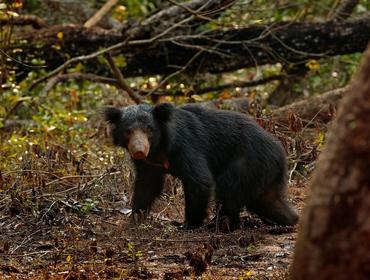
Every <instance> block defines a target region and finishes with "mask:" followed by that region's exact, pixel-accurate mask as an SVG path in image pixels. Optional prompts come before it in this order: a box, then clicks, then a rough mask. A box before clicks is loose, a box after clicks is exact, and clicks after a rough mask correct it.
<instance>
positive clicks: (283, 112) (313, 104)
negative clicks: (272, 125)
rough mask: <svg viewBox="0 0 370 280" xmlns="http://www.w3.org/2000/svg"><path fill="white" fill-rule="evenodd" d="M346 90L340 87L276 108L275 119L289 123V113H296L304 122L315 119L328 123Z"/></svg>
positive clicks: (273, 115)
mask: <svg viewBox="0 0 370 280" xmlns="http://www.w3.org/2000/svg"><path fill="white" fill-rule="evenodd" d="M345 91H346V88H338V89H335V90H332V91H328V92H325V93H323V94H321V95H317V96H312V97H309V98H306V99H303V100H299V101H297V102H294V103H292V104H289V105H286V106H283V107H280V108H278V109H276V110H274V111H273V113H272V117H273V119H274V120H275V119H276V120H278V121H279V122H282V123H287V122H289V119H288V114H289V113H294V114H295V115H296V116H297V117H299V118H300V119H301V120H302V122H303V123H308V122H311V121H313V120H315V121H317V120H319V121H321V122H324V123H327V122H329V121H331V120H332V119H333V117H334V116H335V115H336V112H337V105H338V102H339V100H341V98H342V97H343V94H344V93H345Z"/></svg>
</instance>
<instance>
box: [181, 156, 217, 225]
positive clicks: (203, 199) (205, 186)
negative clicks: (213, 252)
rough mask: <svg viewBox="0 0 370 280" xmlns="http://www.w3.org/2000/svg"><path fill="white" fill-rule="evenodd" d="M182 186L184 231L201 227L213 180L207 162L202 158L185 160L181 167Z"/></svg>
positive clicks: (205, 214)
mask: <svg viewBox="0 0 370 280" xmlns="http://www.w3.org/2000/svg"><path fill="white" fill-rule="evenodd" d="M181 170H182V174H181V175H182V176H181V177H180V179H181V180H182V184H183V187H184V193H185V223H184V227H185V228H186V229H191V228H198V227H200V226H202V225H203V221H204V219H205V218H206V216H207V207H208V202H209V199H210V196H211V192H212V190H213V188H214V180H213V176H212V173H211V172H210V170H209V168H208V165H207V162H206V160H205V159H202V158H195V159H185V160H184V161H183V164H182V167H181Z"/></svg>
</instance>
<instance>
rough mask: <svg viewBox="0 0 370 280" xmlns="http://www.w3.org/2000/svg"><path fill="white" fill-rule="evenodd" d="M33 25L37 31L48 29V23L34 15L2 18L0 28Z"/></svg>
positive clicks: (0, 18)
mask: <svg viewBox="0 0 370 280" xmlns="http://www.w3.org/2000/svg"><path fill="white" fill-rule="evenodd" d="M8 24H11V25H21V26H23V25H31V26H32V27H33V28H35V29H41V28H45V27H47V23H46V22H45V21H44V20H43V19H41V18H39V17H37V16H34V15H20V16H16V17H11V16H0V26H3V25H8Z"/></svg>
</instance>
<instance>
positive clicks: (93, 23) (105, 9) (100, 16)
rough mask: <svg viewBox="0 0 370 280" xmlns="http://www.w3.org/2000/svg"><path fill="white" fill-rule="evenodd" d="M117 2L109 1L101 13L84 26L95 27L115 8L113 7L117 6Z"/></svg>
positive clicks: (97, 13) (101, 9)
mask: <svg viewBox="0 0 370 280" xmlns="http://www.w3.org/2000/svg"><path fill="white" fill-rule="evenodd" d="M117 2H118V0H108V1H107V2H106V3H105V4H104V5H103V6H102V7H101V8H100V10H99V11H97V12H96V13H95V14H94V15H93V16H92V17H91V18H90V19H89V20H88V21H86V22H85V24H84V26H85V27H87V28H90V27H93V26H95V25H96V24H97V23H98V22H99V21H100V20H101V19H102V18H103V17H104V16H105V15H106V14H107V13H108V12H109V11H110V10H111V9H112V8H113V6H114V5H116V4H117Z"/></svg>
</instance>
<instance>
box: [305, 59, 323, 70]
mask: <svg viewBox="0 0 370 280" xmlns="http://www.w3.org/2000/svg"><path fill="white" fill-rule="evenodd" d="M306 66H307V67H308V68H309V69H310V70H317V69H319V68H320V63H319V62H318V61H317V60H316V59H311V60H309V61H308V62H307V63H306Z"/></svg>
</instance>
